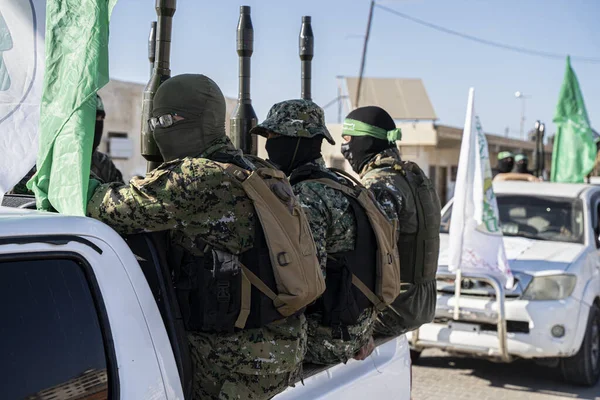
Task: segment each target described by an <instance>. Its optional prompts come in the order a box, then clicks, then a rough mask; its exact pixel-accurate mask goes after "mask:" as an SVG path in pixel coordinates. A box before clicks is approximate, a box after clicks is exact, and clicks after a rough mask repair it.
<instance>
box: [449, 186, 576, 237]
mask: <svg viewBox="0 0 600 400" xmlns="http://www.w3.org/2000/svg"><path fill="white" fill-rule="evenodd" d="M497 199H498V208H499V212H500V224H501V225H502V232H503V234H504V236H521V237H525V238H529V239H538V240H552V241H556V242H570V243H583V239H584V235H583V231H584V229H583V227H584V225H583V207H582V203H581V200H570V199H557V198H548V197H546V198H543V197H539V196H517V195H498V196H497ZM451 217H452V206H450V207H448V209H447V210H446V212H445V213H444V215H442V224H441V227H440V233H449V230H450V219H451Z"/></svg>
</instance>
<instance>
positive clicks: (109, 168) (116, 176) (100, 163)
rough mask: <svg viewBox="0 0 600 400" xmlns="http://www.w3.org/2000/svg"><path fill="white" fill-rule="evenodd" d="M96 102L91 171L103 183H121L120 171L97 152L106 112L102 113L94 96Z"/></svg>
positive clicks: (109, 160)
mask: <svg viewBox="0 0 600 400" xmlns="http://www.w3.org/2000/svg"><path fill="white" fill-rule="evenodd" d="M96 101H97V102H96V127H95V129H94V144H93V148H92V165H91V170H92V172H93V173H94V174H96V176H97V177H98V178H100V179H101V180H102V181H103V182H106V183H109V182H119V183H123V175H121V171H119V169H118V168H117V167H116V166H115V164H114V163H113V162H112V160H111V159H110V157H109V156H108V155H106V154H104V153H102V152H101V151H99V150H98V146H99V145H100V142H101V140H102V131H103V129H104V118H105V117H106V112H105V111H104V103H102V99H101V98H100V96H98V95H96Z"/></svg>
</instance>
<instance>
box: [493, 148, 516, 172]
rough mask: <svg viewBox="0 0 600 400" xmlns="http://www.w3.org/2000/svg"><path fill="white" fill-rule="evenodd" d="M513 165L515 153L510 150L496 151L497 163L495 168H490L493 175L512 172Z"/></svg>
mask: <svg viewBox="0 0 600 400" xmlns="http://www.w3.org/2000/svg"><path fill="white" fill-rule="evenodd" d="M514 166H515V155H514V154H513V153H512V152H510V151H501V152H500V153H498V164H497V165H496V168H495V169H494V170H492V174H493V176H494V177H496V175H498V174H507V173H509V172H512V170H513V168H514Z"/></svg>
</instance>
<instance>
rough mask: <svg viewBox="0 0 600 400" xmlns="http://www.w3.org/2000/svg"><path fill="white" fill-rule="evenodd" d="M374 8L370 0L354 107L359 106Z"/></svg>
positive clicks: (373, 2) (372, 1)
mask: <svg viewBox="0 0 600 400" xmlns="http://www.w3.org/2000/svg"><path fill="white" fill-rule="evenodd" d="M374 8H375V0H371V7H370V8H369V22H367V34H366V35H365V43H364V45H363V51H362V60H361V62H360V74H359V75H358V87H357V88H356V107H359V101H360V89H361V87H362V80H363V74H364V72H365V62H366V59H367V44H368V43H369V34H370V33H371V22H372V21H373V9H374Z"/></svg>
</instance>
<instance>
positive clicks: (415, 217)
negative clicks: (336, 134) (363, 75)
mask: <svg viewBox="0 0 600 400" xmlns="http://www.w3.org/2000/svg"><path fill="white" fill-rule="evenodd" d="M342 136H343V138H344V143H342V148H341V150H342V154H343V155H344V157H345V158H346V160H348V162H349V163H350V165H351V166H352V169H353V170H354V172H356V173H357V174H359V175H360V178H361V183H362V184H363V185H364V186H366V187H367V188H369V189H370V190H371V191H372V192H373V194H374V195H375V198H376V199H377V201H378V202H379V204H380V205H381V208H382V209H383V210H384V211H385V213H386V214H387V216H388V218H389V219H391V220H397V221H398V224H397V237H398V253H399V255H400V279H401V282H402V285H403V287H404V291H403V292H401V293H400V295H399V296H398V297H397V298H396V300H395V301H394V302H393V303H392V304H391V305H390V306H389V307H388V308H386V309H385V310H383V311H382V312H381V313H379V315H378V318H377V321H376V323H375V332H376V333H379V334H383V335H393V336H396V335H401V334H403V333H405V332H408V331H410V330H413V329H416V328H418V327H419V326H421V325H422V324H424V323H428V322H431V320H433V317H434V314H435V304H436V295H437V293H436V286H435V275H436V271H437V258H438V252H439V228H440V203H439V199H438V196H437V194H436V192H435V189H434V187H433V184H432V182H431V181H430V180H429V179H428V178H427V176H426V175H425V174H424V173H423V171H422V170H421V169H420V168H419V167H418V166H417V164H415V163H412V162H406V161H403V160H402V159H401V158H400V152H399V151H398V148H397V147H396V141H397V140H400V139H401V137H402V133H401V131H400V129H398V128H396V124H395V122H394V120H393V118H392V117H391V116H390V115H389V114H388V113H387V112H386V111H385V110H384V109H382V108H380V107H375V106H368V107H360V108H357V109H355V110H354V111H352V112H351V113H350V114H348V116H347V117H346V119H345V120H344V126H343V130H342Z"/></svg>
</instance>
